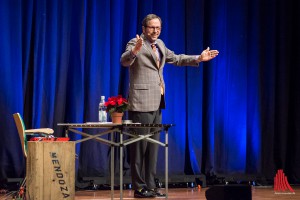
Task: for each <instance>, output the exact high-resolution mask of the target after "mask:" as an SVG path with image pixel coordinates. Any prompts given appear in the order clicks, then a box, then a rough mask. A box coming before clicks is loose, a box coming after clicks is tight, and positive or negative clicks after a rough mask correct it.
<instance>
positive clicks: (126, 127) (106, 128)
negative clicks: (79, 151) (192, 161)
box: [57, 122, 174, 199]
mask: <svg viewBox="0 0 300 200" xmlns="http://www.w3.org/2000/svg"><path fill="white" fill-rule="evenodd" d="M57 125H58V126H64V127H66V131H65V134H66V137H68V134H69V132H73V133H77V134H80V135H82V136H84V138H83V139H80V140H76V141H75V143H76V144H77V143H80V142H84V141H87V140H96V141H98V142H100V143H103V144H106V145H109V146H111V158H110V162H111V169H110V173H111V175H110V178H111V199H114V178H115V177H114V173H115V172H114V167H113V166H114V148H115V147H120V158H122V157H123V147H124V146H127V145H129V144H132V143H134V142H138V141H140V140H147V141H149V142H152V143H155V144H159V145H160V146H163V147H165V189H166V198H168V130H169V128H170V127H172V126H174V124H140V123H128V124H113V123H99V122H88V123H58V124H57ZM139 128H158V129H159V131H157V130H156V131H153V132H150V133H149V134H146V135H138V134H134V133H129V132H128V131H130V129H139ZM78 129H102V131H101V132H99V133H97V134H95V135H91V134H88V133H86V132H83V131H80V130H78ZM160 131H164V132H165V142H160V141H159V140H155V139H153V138H150V137H151V136H152V135H154V134H157V133H159V132H160ZM113 133H119V134H120V141H119V142H115V141H114V134H113ZM106 134H110V135H111V139H110V140H108V139H105V138H100V137H101V136H103V135H106ZM123 135H128V136H130V138H128V139H125V140H124V139H123ZM120 199H123V162H122V161H121V160H120Z"/></svg>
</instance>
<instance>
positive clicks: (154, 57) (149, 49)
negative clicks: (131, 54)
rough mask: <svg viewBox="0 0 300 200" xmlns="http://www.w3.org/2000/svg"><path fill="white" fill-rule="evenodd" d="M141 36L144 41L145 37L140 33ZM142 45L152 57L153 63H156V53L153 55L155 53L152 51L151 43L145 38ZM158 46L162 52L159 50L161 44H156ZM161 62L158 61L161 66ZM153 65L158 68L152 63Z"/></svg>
mask: <svg viewBox="0 0 300 200" xmlns="http://www.w3.org/2000/svg"><path fill="white" fill-rule="evenodd" d="M141 37H142V38H143V40H144V41H145V40H147V38H146V37H145V35H144V34H142V35H141ZM143 46H144V47H145V49H147V51H149V53H150V54H151V55H152V58H153V61H154V63H156V55H155V53H154V52H153V50H152V47H151V45H150V42H149V41H148V40H147V42H144V44H143ZM158 48H159V51H160V52H161V53H162V51H161V45H158ZM162 54H163V53H162ZM161 56H162V57H161V60H162V58H163V55H161ZM161 63H162V62H160V66H161ZM154 66H155V68H156V69H159V67H158V66H157V65H154Z"/></svg>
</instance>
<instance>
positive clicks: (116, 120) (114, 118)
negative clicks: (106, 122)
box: [110, 112, 124, 124]
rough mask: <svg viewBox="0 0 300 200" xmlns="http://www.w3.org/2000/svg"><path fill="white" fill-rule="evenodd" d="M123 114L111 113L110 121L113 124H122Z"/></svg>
mask: <svg viewBox="0 0 300 200" xmlns="http://www.w3.org/2000/svg"><path fill="white" fill-rule="evenodd" d="M123 115H124V113H118V112H113V113H111V115H110V116H111V121H112V123H114V124H122V117H123Z"/></svg>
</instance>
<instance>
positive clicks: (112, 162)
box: [110, 132, 115, 200]
mask: <svg viewBox="0 0 300 200" xmlns="http://www.w3.org/2000/svg"><path fill="white" fill-rule="evenodd" d="M111 142H114V132H112V133H111ZM110 184H111V185H110V196H111V199H112V200H113V199H114V186H115V146H114V145H111V148H110Z"/></svg>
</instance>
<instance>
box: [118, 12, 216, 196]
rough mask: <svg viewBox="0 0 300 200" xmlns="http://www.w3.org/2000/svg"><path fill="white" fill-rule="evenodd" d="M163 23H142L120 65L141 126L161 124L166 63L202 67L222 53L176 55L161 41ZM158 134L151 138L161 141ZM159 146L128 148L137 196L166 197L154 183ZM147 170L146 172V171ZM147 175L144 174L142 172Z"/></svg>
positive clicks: (152, 18)
mask: <svg viewBox="0 0 300 200" xmlns="http://www.w3.org/2000/svg"><path fill="white" fill-rule="evenodd" d="M161 25H162V21H161V19H160V17H158V16H157V15H154V14H149V15H147V16H146V17H145V18H144V20H143V22H142V29H143V33H142V34H141V36H139V35H136V38H133V39H131V40H130V41H129V42H128V43H127V45H126V50H125V52H124V53H123V54H122V56H121V64H122V65H123V66H126V67H129V81H130V85H129V97H128V101H129V112H128V114H129V119H130V120H132V121H133V122H139V123H142V124H161V122H162V116H161V109H164V108H165V98H164V96H165V83H164V78H163V69H164V65H165V63H169V64H173V65H176V66H199V63H200V62H202V61H209V60H211V59H213V58H215V57H216V56H217V55H218V54H219V52H218V51H217V50H210V49H209V48H207V49H206V50H204V51H203V52H202V53H201V54H200V55H198V56H195V55H194V56H193V55H184V54H180V55H176V54H175V53H174V52H173V51H171V50H169V49H168V48H167V47H166V46H165V44H164V42H163V41H162V40H160V39H158V37H159V35H160V33H161ZM137 131H138V134H141V135H142V134H147V133H149V131H152V130H149V129H143V130H141V129H139V130H137ZM159 137H160V136H159V134H155V135H153V136H152V138H154V139H156V140H159ZM158 147H159V146H158V145H157V144H153V143H151V142H147V141H143V140H142V141H139V142H136V143H133V144H131V145H130V146H129V148H130V165H131V176H132V184H133V189H134V190H135V191H134V197H137V198H147V197H156V196H164V194H161V193H159V192H158V191H157V188H156V184H155V180H154V178H155V175H156V163H157V154H158ZM143 167H144V169H143ZM143 172H144V173H143Z"/></svg>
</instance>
